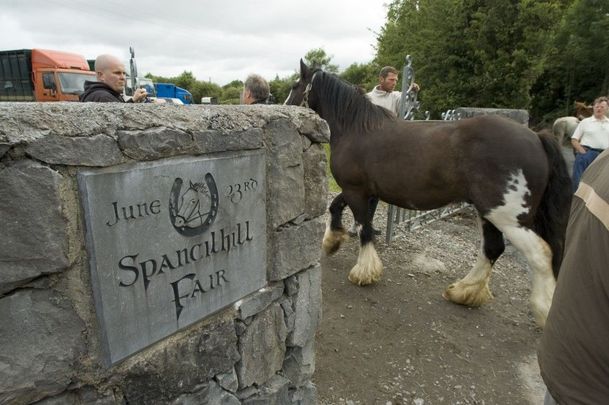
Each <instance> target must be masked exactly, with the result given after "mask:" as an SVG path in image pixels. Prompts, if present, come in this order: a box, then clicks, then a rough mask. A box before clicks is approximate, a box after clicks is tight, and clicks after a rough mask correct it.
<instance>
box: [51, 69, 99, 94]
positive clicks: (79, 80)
mask: <svg viewBox="0 0 609 405" xmlns="http://www.w3.org/2000/svg"><path fill="white" fill-rule="evenodd" d="M85 80H89V81H91V82H94V81H95V80H96V79H95V76H94V75H91V74H86V73H71V72H60V73H59V82H60V83H61V91H62V92H63V93H64V94H77V95H81V94H82V93H83V92H84V91H85Z"/></svg>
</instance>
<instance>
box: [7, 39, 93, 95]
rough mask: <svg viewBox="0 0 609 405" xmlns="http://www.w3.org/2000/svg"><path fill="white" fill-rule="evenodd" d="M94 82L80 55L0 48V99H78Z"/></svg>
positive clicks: (85, 62) (85, 61) (41, 50)
mask: <svg viewBox="0 0 609 405" xmlns="http://www.w3.org/2000/svg"><path fill="white" fill-rule="evenodd" d="M85 80H91V81H95V80H96V78H95V72H92V71H91V70H89V64H88V63H87V60H86V59H85V58H84V57H83V56H81V55H78V54H75V53H68V52H61V51H51V50H46V49H19V50H15V51H0V101H78V96H79V95H81V94H82V93H83V91H84V83H85Z"/></svg>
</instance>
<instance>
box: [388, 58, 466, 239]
mask: <svg viewBox="0 0 609 405" xmlns="http://www.w3.org/2000/svg"><path fill="white" fill-rule="evenodd" d="M412 83H414V68H413V67H412V57H411V56H410V55H407V56H406V63H405V65H404V70H403V72H402V98H401V99H400V117H402V118H403V119H405V120H410V121H413V120H415V116H416V115H421V114H423V116H424V118H423V120H426V121H429V111H425V112H424V113H421V112H420V111H419V107H420V102H419V101H418V100H417V96H418V93H417V92H415V91H412V89H411V85H412ZM460 118H461V116H460V114H458V113H456V112H455V110H448V111H447V112H445V113H442V120H443V121H452V120H458V119H460ZM467 206H468V204H467V203H458V204H450V205H447V206H445V207H442V208H438V209H435V210H428V211H419V210H408V209H404V208H400V207H397V206H395V205H391V204H389V205H388V207H387V229H386V232H385V241H386V242H387V243H389V242H391V238H392V237H393V233H394V227H395V226H397V225H399V224H401V223H402V222H404V227H405V229H406V230H407V231H412V230H415V229H417V228H419V227H421V226H423V225H426V224H429V223H431V222H433V221H436V220H438V219H441V218H445V217H447V216H449V215H452V214H454V213H455V212H457V211H460V210H462V209H463V208H466V207H467Z"/></svg>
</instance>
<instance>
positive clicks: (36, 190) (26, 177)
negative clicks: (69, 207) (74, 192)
mask: <svg viewBox="0 0 609 405" xmlns="http://www.w3.org/2000/svg"><path fill="white" fill-rule="evenodd" d="M61 181H62V176H61V175H60V174H59V173H57V172H56V171H54V170H52V169H51V168H49V167H46V166H42V165H41V164H39V163H37V162H33V161H31V160H22V161H18V162H17V163H16V164H14V165H11V166H8V167H6V168H4V169H3V170H0V222H1V223H2V226H0V295H1V294H3V293H6V292H7V291H10V290H11V289H13V288H16V287H17V286H19V285H23V284H25V283H27V282H28V281H30V280H32V279H34V278H36V277H39V276H40V275H43V274H49V273H57V272H60V271H63V270H64V269H66V268H67V267H68V265H69V260H68V256H67V254H68V240H67V221H66V219H65V217H64V215H63V213H62V202H61V196H60V183H61Z"/></svg>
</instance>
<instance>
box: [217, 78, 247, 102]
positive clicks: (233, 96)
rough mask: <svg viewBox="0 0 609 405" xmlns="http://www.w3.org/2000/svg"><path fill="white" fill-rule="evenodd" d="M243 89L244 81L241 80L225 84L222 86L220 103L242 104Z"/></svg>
mask: <svg viewBox="0 0 609 405" xmlns="http://www.w3.org/2000/svg"><path fill="white" fill-rule="evenodd" d="M242 91H243V82H242V81H241V80H233V81H232V82H230V83H228V84H225V85H224V86H222V95H221V96H220V104H240V103H241V92H242Z"/></svg>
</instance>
